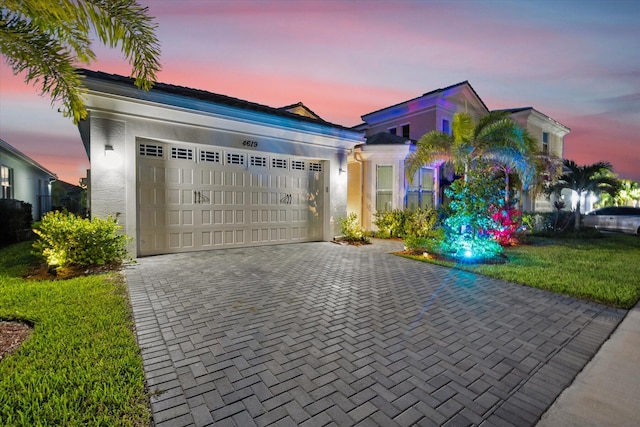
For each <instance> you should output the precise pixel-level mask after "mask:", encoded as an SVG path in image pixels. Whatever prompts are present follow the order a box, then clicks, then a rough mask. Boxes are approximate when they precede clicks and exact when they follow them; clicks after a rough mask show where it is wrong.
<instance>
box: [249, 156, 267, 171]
mask: <svg viewBox="0 0 640 427" xmlns="http://www.w3.org/2000/svg"><path fill="white" fill-rule="evenodd" d="M249 164H250V165H251V166H257V167H261V168H266V167H267V158H266V157H264V156H249Z"/></svg>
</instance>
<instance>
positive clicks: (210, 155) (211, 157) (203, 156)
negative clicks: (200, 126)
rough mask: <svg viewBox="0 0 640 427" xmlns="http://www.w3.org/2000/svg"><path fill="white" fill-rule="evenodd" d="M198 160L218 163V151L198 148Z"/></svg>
mask: <svg viewBox="0 0 640 427" xmlns="http://www.w3.org/2000/svg"><path fill="white" fill-rule="evenodd" d="M200 161H201V162H207V163H220V152H219V151H208V150H200Z"/></svg>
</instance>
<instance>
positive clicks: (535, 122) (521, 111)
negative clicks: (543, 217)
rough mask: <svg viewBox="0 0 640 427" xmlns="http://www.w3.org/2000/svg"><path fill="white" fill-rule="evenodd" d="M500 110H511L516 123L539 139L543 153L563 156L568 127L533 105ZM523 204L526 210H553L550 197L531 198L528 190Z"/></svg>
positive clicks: (522, 198)
mask: <svg viewBox="0 0 640 427" xmlns="http://www.w3.org/2000/svg"><path fill="white" fill-rule="evenodd" d="M498 111H507V112H509V113H510V115H511V118H513V120H514V121H515V122H516V123H518V124H519V125H520V126H521V127H522V128H523V129H527V130H528V131H529V133H530V134H531V135H533V137H534V138H536V139H537V140H538V143H539V150H540V152H541V153H542V154H545V155H551V156H554V157H556V158H558V159H562V158H563V156H564V137H565V135H567V134H568V133H569V132H570V129H569V128H568V127H566V126H565V125H563V124H562V123H560V122H558V121H556V120H554V119H552V118H551V117H549V116H547V115H545V114H543V113H541V112H540V111H538V110H536V109H535V108H532V107H522V108H511V109H507V110H498ZM564 197H567V196H566V195H565V196H564ZM568 197H570V195H569V196H568ZM521 204H522V209H523V210H525V211H532V212H533V211H535V212H550V211H551V210H553V206H552V203H551V201H550V200H549V199H548V198H546V197H536V198H531V197H530V196H529V194H527V193H526V192H525V194H522V195H521ZM567 206H571V203H570V202H569V203H567Z"/></svg>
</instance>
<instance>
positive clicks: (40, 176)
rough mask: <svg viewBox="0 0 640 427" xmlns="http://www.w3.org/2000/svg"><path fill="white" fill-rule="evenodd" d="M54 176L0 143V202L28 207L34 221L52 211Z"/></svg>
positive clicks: (7, 145)
mask: <svg viewBox="0 0 640 427" xmlns="http://www.w3.org/2000/svg"><path fill="white" fill-rule="evenodd" d="M55 179H56V175H55V174H54V173H53V172H51V171H49V170H47V169H46V168H45V167H43V166H42V165H40V164H39V163H38V162H36V161H35V160H33V159H31V158H29V157H28V156H27V155H25V154H23V153H22V152H20V151H19V150H17V149H16V148H14V147H12V146H11V145H9V144H8V143H7V142H5V141H3V140H2V139H0V190H1V191H2V194H0V198H1V199H7V200H20V201H23V202H26V203H29V204H31V212H32V216H33V219H34V220H39V219H41V218H42V215H44V214H45V213H47V212H49V211H50V210H51V182H52V181H53V180H55Z"/></svg>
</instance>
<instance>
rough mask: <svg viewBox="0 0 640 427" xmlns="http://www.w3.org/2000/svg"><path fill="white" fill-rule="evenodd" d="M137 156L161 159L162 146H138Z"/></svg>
mask: <svg viewBox="0 0 640 427" xmlns="http://www.w3.org/2000/svg"><path fill="white" fill-rule="evenodd" d="M138 148H139V151H138V154H139V155H140V156H145V157H162V156H163V154H164V153H163V149H162V145H154V144H140V146H139V147H138Z"/></svg>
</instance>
